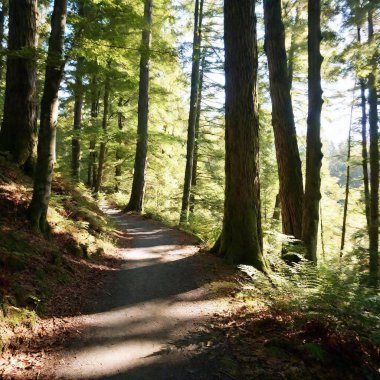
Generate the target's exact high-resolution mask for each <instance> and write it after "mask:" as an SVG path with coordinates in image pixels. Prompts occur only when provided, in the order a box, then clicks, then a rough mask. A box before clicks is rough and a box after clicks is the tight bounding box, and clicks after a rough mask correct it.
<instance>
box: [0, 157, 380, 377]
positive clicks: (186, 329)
mask: <svg viewBox="0 0 380 380" xmlns="http://www.w3.org/2000/svg"><path fill="white" fill-rule="evenodd" d="M1 173H3V174H2V176H0V285H1V287H0V296H1V298H0V301H2V299H3V301H2V302H3V303H2V302H0V306H1V308H2V309H3V310H0V343H1V344H2V347H1V357H0V379H4V380H11V379H13V380H29V379H30V380H32V379H40V380H41V379H46V380H50V379H113V380H116V379H128V380H135V379H136V380H137V379H144V380H145V379H146V380H150V379H161V380H170V379H174V380H217V379H219V380H228V379H229V380H231V379H232V380H234V379H235V380H236V379H239V380H243V379H260V380H262V379H264V380H265V379H268V380H276V379H289V380H297V379H303V380H314V379H321V380H330V379H331V380H338V379H342V380H343V379H344V380H347V379H352V380H356V379H360V380H361V379H368V380H375V379H378V378H379V377H380V376H379V373H380V372H379V368H380V349H379V347H378V346H377V345H376V344H375V343H374V342H373V341H371V340H369V339H368V338H367V337H366V336H364V335H363V334H361V333H359V332H357V331H355V330H353V329H348V328H347V327H344V328H339V326H337V323H336V321H334V317H333V316H331V315H328V313H327V312H323V310H322V314H316V313H313V314H311V313H305V311H303V310H294V309H292V308H285V309H284V308H279V307H273V306H267V305H268V303H266V301H268V299H271V298H272V296H273V294H275V293H272V291H273V289H272V285H273V284H271V283H270V282H268V281H267V284H266V285H265V284H264V282H263V280H262V279H260V278H259V280H258V281H256V282H255V283H254V282H252V279H251V278H250V277H248V276H247V275H246V274H244V273H243V272H242V271H241V270H240V269H237V268H233V267H231V266H227V265H225V264H224V263H223V262H222V261H221V260H219V259H218V258H216V257H214V256H212V255H208V254H205V253H203V252H201V250H200V248H199V246H198V243H197V239H196V238H195V237H193V236H191V235H189V234H186V233H184V232H182V231H180V230H178V229H173V228H169V227H167V226H165V225H163V224H162V223H160V222H157V221H153V220H150V219H147V218H145V217H142V216H135V215H125V214H122V213H121V212H120V211H118V210H115V209H112V208H111V207H109V206H107V204H105V203H103V204H101V209H99V208H98V207H97V205H96V203H95V202H94V201H93V200H92V199H91V197H86V196H84V195H83V194H82V193H83V190H81V192H80V193H78V191H76V190H75V189H73V188H72V187H70V186H67V185H66V184H65V183H64V182H62V181H61V180H60V179H58V180H56V181H55V183H54V191H55V193H56V194H59V196H57V198H56V199H54V200H53V203H52V204H53V206H52V213H51V215H50V220H55V221H56V222H57V223H56V226H55V227H54V228H53V230H52V235H51V236H50V238H49V239H46V238H45V237H43V236H39V235H36V234H35V232H34V231H32V230H31V229H30V228H29V227H27V226H28V222H27V219H26V217H25V212H26V207H27V204H28V201H29V200H30V180H28V179H27V178H25V177H23V176H22V174H20V172H18V171H14V170H13V169H12V168H9V167H1V162H0V174H1ZM4 173H5V174H4ZM28 181H29V182H28ZM19 183H22V184H23V185H22V186H21V185H20V184H19ZM60 226H61V227H60ZM84 238H85V240H83V239H84ZM80 239H82V240H80ZM80 241H91V242H92V243H91V246H84V245H83V244H82V243H81V244H79V243H78V242H80ZM78 244H79V245H78ZM255 276H256V275H255ZM264 280H265V278H264ZM265 286H267V288H265ZM268 287H269V288H270V289H272V290H270V291H269V292H268ZM245 289H248V291H246V290H245ZM289 297H290V295H289ZM39 299H41V301H39ZM4 301H5V302H6V303H4ZM13 305H15V306H13ZM274 305H275V303H274ZM42 306H43V309H42ZM320 315H323V318H321V317H320ZM4 321H5V322H4ZM5 336H7V339H5Z"/></svg>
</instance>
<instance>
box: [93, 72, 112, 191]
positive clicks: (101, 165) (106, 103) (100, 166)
mask: <svg viewBox="0 0 380 380" xmlns="http://www.w3.org/2000/svg"><path fill="white" fill-rule="evenodd" d="M109 95H110V81H109V77H107V78H106V82H105V86H104V97H103V107H104V110H103V121H102V129H103V136H102V141H101V142H100V149H99V162H98V174H97V176H96V182H95V187H94V193H95V194H97V193H98V192H99V190H100V186H101V185H102V179H103V172H104V164H105V161H106V150H107V141H106V139H107V123H108V111H109Z"/></svg>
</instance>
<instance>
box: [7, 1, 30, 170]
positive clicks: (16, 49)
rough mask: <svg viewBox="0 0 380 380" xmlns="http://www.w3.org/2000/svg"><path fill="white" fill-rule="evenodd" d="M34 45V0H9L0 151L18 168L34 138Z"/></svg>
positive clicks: (27, 154)
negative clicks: (5, 153) (6, 153)
mask: <svg viewBox="0 0 380 380" xmlns="http://www.w3.org/2000/svg"><path fill="white" fill-rule="evenodd" d="M36 42H37V0H10V2H9V35H8V56H7V75H6V89H5V99H4V116H3V124H2V128H1V132H0V151H3V152H8V153H10V155H11V160H12V161H14V162H15V163H17V164H18V165H24V164H25V163H26V162H27V161H28V159H29V158H30V156H32V155H33V152H34V147H35V143H36V137H37V101H36V98H37V92H36V80H37V66H36V64H37V61H36V54H35V50H34V49H35V47H36ZM28 169H29V168H28Z"/></svg>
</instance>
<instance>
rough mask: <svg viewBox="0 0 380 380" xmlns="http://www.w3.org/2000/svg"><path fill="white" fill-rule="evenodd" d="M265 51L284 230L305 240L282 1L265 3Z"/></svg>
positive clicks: (276, 0) (266, 0) (301, 190)
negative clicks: (303, 237)
mask: <svg viewBox="0 0 380 380" xmlns="http://www.w3.org/2000/svg"><path fill="white" fill-rule="evenodd" d="M264 19H265V51H266V54H267V57H268V66H269V79H270V92H271V98H272V125H273V131H274V137H275V145H276V155H277V163H278V176H279V182H280V192H279V193H280V199H281V216H282V230H283V233H284V234H285V235H289V236H293V237H295V238H296V239H298V240H301V238H302V208H303V196H304V194H303V182H302V181H303V180H302V169H301V159H300V155H299V151H298V143H297V134H296V127H295V123H294V115H293V106H292V99H291V95H290V83H289V75H288V69H287V59H286V50H285V30H284V25H283V22H282V16H281V1H280V0H264Z"/></svg>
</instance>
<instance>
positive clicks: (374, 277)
mask: <svg viewBox="0 0 380 380" xmlns="http://www.w3.org/2000/svg"><path fill="white" fill-rule="evenodd" d="M372 3H374V2H373V1H372ZM373 13H374V10H373V9H370V11H369V12H368V42H369V43H372V42H373V39H374V31H373ZM371 67H372V72H371V73H370V74H369V75H368V104H369V114H368V115H369V118H368V119H369V165H370V184H371V198H370V199H371V201H370V225H369V269H370V277H371V284H372V285H374V286H376V285H377V281H378V276H379V131H378V121H379V118H378V113H377V91H376V75H377V66H376V58H375V57H373V58H372V61H371Z"/></svg>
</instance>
